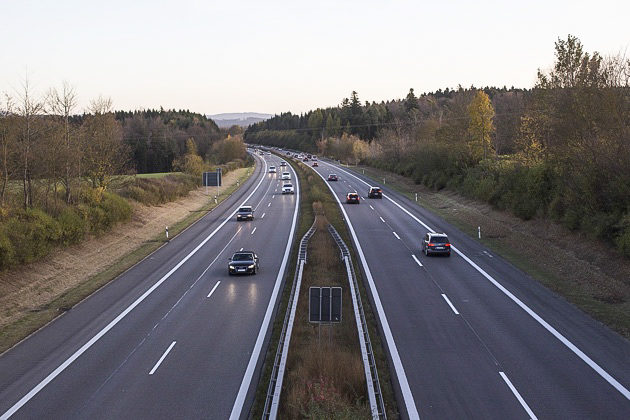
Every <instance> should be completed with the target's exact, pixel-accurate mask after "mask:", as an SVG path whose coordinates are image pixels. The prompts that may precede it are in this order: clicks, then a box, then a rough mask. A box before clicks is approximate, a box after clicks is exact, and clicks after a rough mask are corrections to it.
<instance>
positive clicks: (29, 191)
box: [17, 76, 44, 209]
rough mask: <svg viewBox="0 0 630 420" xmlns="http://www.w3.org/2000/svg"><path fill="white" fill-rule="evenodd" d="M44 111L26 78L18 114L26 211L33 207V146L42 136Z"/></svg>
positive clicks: (20, 96) (20, 95)
mask: <svg viewBox="0 0 630 420" xmlns="http://www.w3.org/2000/svg"><path fill="white" fill-rule="evenodd" d="M43 110H44V104H43V103H42V102H40V101H38V100H37V99H35V98H33V96H32V94H31V88H30V84H29V80H28V76H27V77H25V78H24V83H23V84H22V92H21V93H20V94H19V106H18V108H17V113H18V115H19V116H20V117H21V118H20V119H19V121H20V127H19V134H18V143H19V147H20V155H21V165H22V167H21V170H22V174H23V177H22V186H23V191H24V209H27V208H29V207H33V183H32V173H33V170H32V167H31V165H32V162H31V160H32V155H33V146H34V143H35V141H36V140H37V136H38V135H39V134H40V129H39V128H40V127H39V125H41V124H39V123H40V122H41V121H38V118H39V117H40V116H41V113H42V111H43Z"/></svg>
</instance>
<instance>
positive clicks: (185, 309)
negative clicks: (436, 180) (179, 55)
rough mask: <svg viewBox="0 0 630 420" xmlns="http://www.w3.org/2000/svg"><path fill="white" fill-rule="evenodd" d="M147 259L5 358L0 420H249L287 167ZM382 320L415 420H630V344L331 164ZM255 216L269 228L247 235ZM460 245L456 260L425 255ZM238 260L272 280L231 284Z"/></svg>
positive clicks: (271, 293) (402, 394)
mask: <svg viewBox="0 0 630 420" xmlns="http://www.w3.org/2000/svg"><path fill="white" fill-rule="evenodd" d="M257 159H259V161H260V162H259V163H260V164H259V165H257V169H256V172H255V173H254V174H253V176H252V178H250V180H249V181H248V182H247V183H245V185H243V187H242V188H241V189H240V190H239V191H238V192H237V193H236V194H235V195H234V196H232V197H230V198H229V199H228V200H226V201H225V202H223V203H222V204H221V205H219V207H217V209H215V211H213V212H212V213H210V214H208V215H206V216H205V217H204V218H202V219H201V220H200V221H199V222H197V223H196V224H194V225H193V226H192V227H190V228H189V229H188V230H186V231H184V232H183V233H182V234H180V235H179V236H177V237H176V238H175V239H173V240H172V241H171V242H170V243H168V244H167V245H165V246H164V247H162V248H161V249H160V250H158V251H157V252H156V253H154V254H152V255H151V256H150V257H149V258H147V259H145V260H144V261H142V262H141V263H140V264H138V265H136V266H135V267H133V268H132V269H131V270H129V271H128V272H126V273H125V274H124V275H122V276H121V277H119V278H118V279H117V280H115V281H114V282H112V283H110V284H109V285H108V286H106V287H104V288H102V289H101V290H99V291H98V292H97V293H95V294H94V295H92V296H91V297H90V298H88V299H86V300H85V301H84V302H82V303H81V304H79V305H77V306H76V307H74V308H72V310H70V311H68V312H67V313H66V314H64V315H63V316H62V317H60V318H58V319H57V320H55V321H54V322H52V323H51V324H49V325H48V326H46V327H45V328H43V329H41V330H40V331H39V332H37V333H36V334H33V335H32V336H31V337H29V338H28V339H26V340H24V341H23V342H22V343H20V344H18V345H17V346H16V347H14V348H13V349H11V350H9V351H7V352H5V353H4V354H3V355H2V356H0V419H2V418H8V417H9V416H12V418H198V417H204V418H205V417H208V418H228V417H232V418H238V417H245V416H247V414H248V411H249V408H250V405H251V401H252V397H253V391H254V388H255V386H256V384H255V382H256V379H257V377H258V374H259V370H260V365H261V360H262V356H261V355H264V352H265V349H266V341H265V339H266V338H268V333H269V323H270V322H271V318H272V315H273V309H274V307H275V302H276V297H277V295H278V293H279V289H280V286H281V278H282V275H283V273H284V270H285V267H286V260H287V256H288V250H289V247H290V244H291V242H292V238H293V232H294V230H295V226H294V224H295V220H296V217H297V206H296V204H297V202H298V200H299V186H297V180H296V179H295V174H293V178H294V179H293V183H294V185H296V186H297V187H298V188H296V195H295V196H293V195H285V196H282V195H280V187H281V184H282V182H281V181H279V175H271V174H268V173H267V166H268V165H269V164H272V165H275V166H278V163H279V160H280V158H278V157H275V156H264V157H263V158H261V157H257ZM313 169H314V170H316V171H317V172H318V173H320V174H321V175H322V176H324V177H325V176H327V175H328V173H331V172H334V173H337V174H338V175H339V176H340V180H339V181H338V182H331V183H328V185H330V188H331V189H332V191H333V192H334V193H335V195H336V196H337V197H338V198H339V199H340V205H341V207H342V209H343V211H344V215H345V216H344V217H345V218H346V219H347V221H348V224H349V225H350V226H351V233H352V236H353V237H354V240H355V245H356V247H357V251H358V254H359V259H360V263H361V264H362V265H363V272H364V276H365V279H366V282H367V289H368V291H369V293H370V294H371V297H372V301H373V308H374V310H375V312H376V314H377V316H378V318H379V323H380V325H379V326H380V330H381V333H382V336H383V341H384V343H385V344H386V346H387V347H388V353H389V355H390V369H391V371H392V378H393V382H394V387H395V389H396V390H397V397H398V401H399V408H400V410H401V415H402V416H403V417H411V418H416V417H422V418H438V419H442V418H456V419H460V418H462V419H463V418H482V419H487V418H497V419H506V418H508V419H518V418H541V419H543V418H553V419H556V418H566V419H578V418H606V419H616V418H619V419H628V418H630V393H629V392H628V388H629V386H630V344H629V343H628V341H627V340H625V339H623V338H621V337H620V336H618V335H617V334H615V333H613V332H611V331H610V330H608V329H607V328H605V327H603V326H602V325H600V324H599V323H597V322H595V321H594V320H592V319H591V318H589V317H588V316H586V315H585V314H583V313H582V312H580V311H579V310H577V309H576V308H575V307H573V306H572V305H570V304H568V303H566V302H565V301H564V300H562V299H560V298H558V297H557V296H556V295H554V294H553V293H551V292H550V291H548V290H547V289H545V288H544V287H542V286H540V285H539V284H537V283H536V282H535V281H533V280H532V279H531V278H529V277H527V276H526V275H525V274H523V273H522V272H520V271H519V270H517V269H515V268H514V267H513V266H512V265H510V264H508V263H506V262H505V261H503V260H502V259H501V258H500V257H498V256H496V255H494V254H493V253H492V252H490V251H489V250H488V249H485V248H484V247H483V246H481V245H480V244H479V243H478V241H476V240H474V239H472V238H469V237H467V236H466V235H464V234H462V233H461V232H459V231H458V230H457V229H455V228H454V227H452V226H450V225H448V224H447V223H445V222H444V221H443V220H442V219H440V218H438V217H436V216H435V215H433V214H431V213H429V212H427V211H426V210H424V209H422V208H419V207H418V206H416V205H415V204H414V203H412V202H410V201H408V200H407V199H406V198H405V197H403V196H401V195H399V194H397V193H395V192H393V191H391V190H389V189H387V188H386V187H385V188H384V193H385V197H384V198H383V199H382V200H362V202H361V204H360V205H346V204H343V198H344V197H345V194H346V193H347V192H349V191H354V190H356V191H358V192H359V193H360V195H361V196H362V197H363V198H365V195H366V193H367V187H368V185H369V183H370V182H369V181H368V180H367V179H365V178H363V177H362V176H361V175H359V174H356V173H352V172H351V171H349V170H347V169H344V168H340V167H338V166H336V165H333V164H332V163H330V162H321V161H320V166H319V168H313ZM243 202H247V203H248V204H253V205H254V206H255V207H256V218H255V220H254V221H253V222H241V223H237V222H236V221H235V220H234V216H233V212H234V211H235V210H236V208H237V207H238V206H239V205H240V204H241V203H243ZM428 230H435V231H446V232H447V233H448V234H449V237H450V239H451V241H452V242H453V243H454V245H455V250H454V252H453V255H452V256H451V257H450V258H439V257H432V258H427V257H425V256H424V255H423V254H421V252H420V247H419V240H420V238H421V237H422V236H423V235H424V233H425V232H427V231H428ZM240 249H253V250H255V251H257V253H258V254H259V256H260V258H261V270H260V272H259V274H257V275H256V276H247V277H238V278H234V277H229V276H228V274H227V270H226V266H225V265H226V262H227V258H228V257H229V255H230V254H231V253H232V252H234V251H238V250H240Z"/></svg>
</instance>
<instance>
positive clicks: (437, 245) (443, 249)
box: [422, 233, 451, 257]
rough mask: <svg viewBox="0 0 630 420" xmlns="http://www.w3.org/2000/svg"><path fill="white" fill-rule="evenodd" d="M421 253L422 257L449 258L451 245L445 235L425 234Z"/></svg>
mask: <svg viewBox="0 0 630 420" xmlns="http://www.w3.org/2000/svg"><path fill="white" fill-rule="evenodd" d="M422 251H424V255H426V256H429V255H431V254H443V255H446V256H447V257H450V256H451V243H450V242H449V240H448V236H446V233H427V234H426V235H424V239H423V240H422Z"/></svg>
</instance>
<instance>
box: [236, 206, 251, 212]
mask: <svg viewBox="0 0 630 420" xmlns="http://www.w3.org/2000/svg"><path fill="white" fill-rule="evenodd" d="M238 211H240V212H250V211H252V209H251V207H241V208H240V209H238Z"/></svg>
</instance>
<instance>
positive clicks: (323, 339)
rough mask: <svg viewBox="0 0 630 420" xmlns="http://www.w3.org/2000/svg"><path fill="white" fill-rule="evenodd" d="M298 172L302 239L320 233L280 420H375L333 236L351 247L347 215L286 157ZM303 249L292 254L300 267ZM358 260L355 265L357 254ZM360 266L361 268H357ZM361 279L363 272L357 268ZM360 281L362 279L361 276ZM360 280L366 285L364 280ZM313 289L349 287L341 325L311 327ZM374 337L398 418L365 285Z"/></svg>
mask: <svg viewBox="0 0 630 420" xmlns="http://www.w3.org/2000/svg"><path fill="white" fill-rule="evenodd" d="M286 160H287V161H289V163H290V164H291V165H292V166H293V167H294V169H295V171H296V173H297V175H298V177H299V180H300V188H301V190H300V217H299V223H298V230H297V237H298V238H301V237H302V236H303V235H304V234H305V233H306V231H307V230H308V229H309V228H310V227H311V226H312V225H313V223H314V221H315V220H316V219H317V232H316V233H315V234H314V235H313V237H312V238H311V239H310V241H309V246H308V262H307V264H306V266H305V270H304V275H303V278H302V289H301V293H300V296H299V303H298V309H297V313H296V319H295V324H294V327H293V328H294V329H293V335H292V338H291V347H290V349H289V354H288V360H287V370H286V373H285V383H284V385H283V390H282V398H281V406H280V411H279V417H281V418H322V419H323V418H337V419H354V418H369V417H370V416H371V415H370V410H369V402H368V400H367V391H366V382H365V375H364V371H363V364H362V359H361V353H360V348H359V339H358V336H357V331H356V324H355V321H354V313H353V309H352V300H351V297H350V293H349V285H348V280H347V277H346V271H345V266H344V265H343V262H342V261H341V260H340V251H339V248H338V247H337V245H336V243H335V242H334V240H333V239H332V237H331V236H330V234H329V233H328V231H327V228H326V226H327V225H328V224H329V223H330V224H332V225H333V226H334V227H335V229H337V231H338V232H340V234H341V236H342V237H343V239H344V241H346V243H348V244H351V243H352V242H351V240H350V237H349V234H348V232H347V228H346V226H345V223H344V221H343V218H342V215H341V211H340V210H339V207H338V204H337V202H336V201H335V199H334V197H333V196H332V194H331V193H330V190H329V189H328V187H327V186H326V184H325V183H324V181H323V180H322V179H321V178H320V177H319V176H318V175H317V174H315V173H314V172H313V171H312V170H311V169H310V168H308V167H306V166H305V165H303V164H301V163H300V162H298V161H295V160H293V159H286ZM296 260H297V246H296V247H295V248H294V250H293V253H292V259H291V263H290V264H291V265H289V267H295V263H296ZM353 260H354V261H357V259H356V257H354V256H353ZM355 264H356V263H355ZM292 271H293V270H288V273H287V276H286V279H285V282H286V283H287V284H285V288H284V292H283V295H282V300H281V302H280V306H279V309H278V314H277V315H276V318H275V319H276V320H275V323H274V328H273V332H272V338H271V340H270V343H271V344H270V347H269V351H268V352H267V355H266V359H265V365H264V368H263V374H262V377H261V381H260V385H259V388H258V393H257V396H256V401H255V403H254V408H253V410H252V412H253V415H254V417H259V416H261V415H262V412H263V408H264V400H265V396H266V392H267V387H268V385H269V378H270V375H271V369H272V367H273V361H274V356H275V349H276V346H277V343H278V339H279V335H280V331H281V330H282V321H283V319H284V312H285V310H286V307H287V302H288V297H289V293H290V289H291V284H290V283H289V282H290V281H292V279H293V272H292ZM355 271H356V272H357V273H358V275H359V276H360V270H359V268H358V267H357V266H355ZM359 280H360V279H359ZM360 283H361V282H360ZM309 286H341V287H343V321H342V322H341V323H340V324H338V325H334V326H322V327H321V330H320V329H319V328H318V326H317V325H315V324H310V323H309V322H308V288H309ZM361 289H362V290H361V294H362V299H363V302H364V308H365V310H366V319H367V322H368V325H369V332H370V337H372V345H373V350H374V355H375V359H376V362H377V366H378V372H379V376H380V379H381V387H382V392H383V397H384V401H385V406H386V409H387V414H388V416H390V418H395V417H396V416H397V406H396V401H395V398H394V394H393V390H392V386H391V379H390V375H389V370H388V366H387V356H386V353H385V351H384V349H383V347H382V344H381V342H380V338H379V336H378V331H377V324H376V320H375V318H374V315H373V313H372V311H371V308H370V305H369V304H368V303H369V300H368V297H367V295H366V294H365V289H364V288H363V287H361Z"/></svg>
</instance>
